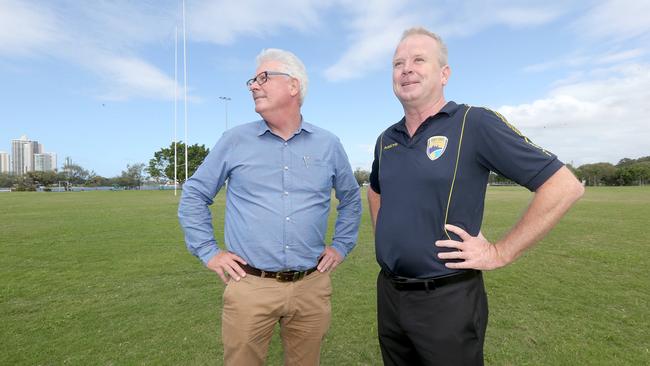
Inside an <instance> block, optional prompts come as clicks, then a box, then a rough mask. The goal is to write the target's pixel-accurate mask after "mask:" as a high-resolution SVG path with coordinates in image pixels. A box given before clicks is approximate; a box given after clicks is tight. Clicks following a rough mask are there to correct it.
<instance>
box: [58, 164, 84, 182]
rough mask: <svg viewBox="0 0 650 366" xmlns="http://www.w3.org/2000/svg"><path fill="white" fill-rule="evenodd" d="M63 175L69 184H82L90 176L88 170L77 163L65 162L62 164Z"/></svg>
mask: <svg viewBox="0 0 650 366" xmlns="http://www.w3.org/2000/svg"><path fill="white" fill-rule="evenodd" d="M63 176H64V177H65V180H67V181H68V182H70V183H71V184H84V183H86V180H88V177H90V172H88V171H87V170H86V169H84V168H82V167H81V166H80V165H77V164H65V165H63Z"/></svg>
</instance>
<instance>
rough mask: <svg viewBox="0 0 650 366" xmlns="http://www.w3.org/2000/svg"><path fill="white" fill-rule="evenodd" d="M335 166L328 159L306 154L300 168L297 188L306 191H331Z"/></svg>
mask: <svg viewBox="0 0 650 366" xmlns="http://www.w3.org/2000/svg"><path fill="white" fill-rule="evenodd" d="M333 175H334V169H333V167H332V166H331V165H330V164H329V163H328V162H327V161H326V160H321V159H317V158H314V157H310V156H304V157H303V158H302V161H301V162H300V164H299V168H298V179H299V180H298V182H296V183H297V188H298V189H304V190H306V191H311V192H313V191H318V192H324V191H330V190H331V189H332V178H333Z"/></svg>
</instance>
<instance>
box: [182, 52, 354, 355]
mask: <svg viewBox="0 0 650 366" xmlns="http://www.w3.org/2000/svg"><path fill="white" fill-rule="evenodd" d="M257 64H258V67H257V71H256V75H255V77H253V78H252V79H250V80H248V81H247V82H246V86H248V88H249V90H250V91H251V94H252V96H253V100H254V102H255V111H256V112H257V113H259V114H260V116H262V118H263V119H262V120H259V121H256V122H252V123H248V124H244V125H241V126H238V127H234V128H232V129H230V130H228V131H226V132H224V134H223V136H222V137H221V139H220V140H219V141H218V142H217V144H216V146H215V147H214V148H213V149H212V151H210V154H209V155H208V156H207V157H206V159H205V161H204V162H203V164H201V166H200V167H199V168H198V169H197V171H196V173H194V175H193V176H192V177H191V178H190V179H188V181H187V182H186V183H185V184H184V185H183V196H182V198H181V202H180V205H179V209H178V216H179V219H180V223H181V225H182V227H183V229H184V231H185V241H186V243H187V247H188V249H189V250H190V252H192V254H194V255H195V256H197V257H198V258H199V259H200V260H201V261H202V262H203V263H204V264H205V266H206V267H208V268H209V269H211V270H212V271H214V272H216V273H217V274H218V275H219V277H220V278H221V279H222V280H223V282H224V283H226V288H225V290H224V293H223V312H222V339H223V345H224V363H225V364H226V365H263V364H264V362H265V359H266V354H267V350H268V347H269V342H270V340H271V336H272V334H273V329H274V327H275V324H276V323H279V324H280V336H281V338H282V344H283V347H284V357H285V365H318V364H319V359H320V345H321V342H322V340H323V338H324V336H325V333H326V332H327V329H328V328H329V324H330V314H331V310H330V296H331V294H332V287H331V283H330V275H329V273H330V272H331V271H333V270H334V269H335V268H336V267H337V266H338V265H339V264H340V263H341V261H343V259H344V258H345V257H346V256H347V255H348V254H349V253H350V251H351V250H352V249H353V248H354V246H355V243H356V239H357V233H358V229H359V221H360V218H361V199H360V195H359V186H358V184H357V182H356V180H355V178H354V175H353V173H352V169H351V167H350V163H349V162H348V158H347V156H346V154H345V151H344V150H343V146H342V145H341V143H340V141H339V139H338V138H337V137H336V136H334V135H333V134H331V133H329V132H327V131H325V130H323V129H321V128H318V127H316V126H314V125H312V124H310V123H307V122H306V121H304V120H303V118H302V115H301V113H300V108H301V106H302V103H303V101H304V98H305V94H306V93H307V74H306V71H305V67H304V65H303V64H302V62H301V61H300V60H299V59H298V58H297V57H296V56H295V55H293V54H292V53H290V52H287V51H283V50H278V49H267V50H263V51H262V52H261V53H260V54H259V55H258V56H257ZM226 180H228V184H227V188H226V190H227V195H226V215H225V231H224V236H225V245H226V248H227V250H223V249H220V248H218V247H217V243H216V241H215V238H214V232H213V228H212V218H211V216H210V211H209V209H208V206H209V205H211V204H212V202H213V198H214V197H215V195H216V194H217V193H218V192H219V190H220V189H221V188H222V186H223V185H224V183H225V182H226ZM332 188H334V189H335V195H336V198H337V199H338V201H339V205H338V206H337V211H338V216H337V220H336V225H335V230H334V236H333V238H332V244H331V245H326V244H325V234H326V232H327V220H328V216H329V210H330V197H331V190H332Z"/></svg>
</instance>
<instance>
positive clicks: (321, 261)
mask: <svg viewBox="0 0 650 366" xmlns="http://www.w3.org/2000/svg"><path fill="white" fill-rule="evenodd" d="M341 262H343V256H342V255H341V254H339V252H338V251H337V250H336V249H334V248H332V247H331V246H326V247H325V250H323V252H322V253H321V254H320V256H319V257H318V267H316V268H317V269H318V270H319V271H320V272H327V271H333V270H334V269H335V268H336V266H338V265H339V263H341Z"/></svg>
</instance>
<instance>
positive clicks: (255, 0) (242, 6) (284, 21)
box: [186, 0, 331, 44]
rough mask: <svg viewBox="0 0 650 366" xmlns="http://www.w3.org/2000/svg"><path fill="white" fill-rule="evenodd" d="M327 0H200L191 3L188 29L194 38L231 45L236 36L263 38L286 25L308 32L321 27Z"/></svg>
mask: <svg viewBox="0 0 650 366" xmlns="http://www.w3.org/2000/svg"><path fill="white" fill-rule="evenodd" d="M330 3H331V1H327V0H311V1H307V0H287V1H279V2H273V3H269V2H268V1H265V0H249V1H197V2H196V3H192V4H188V5H187V6H186V12H187V14H188V16H187V19H188V20H189V19H191V23H189V22H188V24H187V27H188V32H190V33H191V36H192V38H193V39H195V40H198V41H207V42H213V43H217V44H230V43H232V42H234V41H235V39H236V38H237V36H242V35H249V36H256V37H264V36H268V35H271V34H273V33H276V32H278V31H280V30H282V29H283V28H288V29H293V30H297V31H300V32H308V31H311V30H313V29H316V28H318V27H319V26H320V14H319V13H320V11H321V10H323V9H325V8H326V7H327V6H329V5H330Z"/></svg>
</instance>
